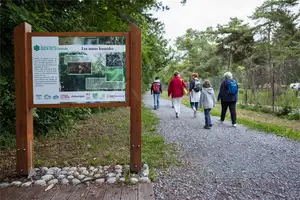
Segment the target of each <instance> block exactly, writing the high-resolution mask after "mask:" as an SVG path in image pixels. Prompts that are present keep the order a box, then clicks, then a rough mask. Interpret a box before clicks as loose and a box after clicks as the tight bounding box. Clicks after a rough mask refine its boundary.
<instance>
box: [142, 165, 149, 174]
mask: <svg viewBox="0 0 300 200" xmlns="http://www.w3.org/2000/svg"><path fill="white" fill-rule="evenodd" d="M142 173H143V175H144V176H149V166H148V165H147V164H143V169H142Z"/></svg>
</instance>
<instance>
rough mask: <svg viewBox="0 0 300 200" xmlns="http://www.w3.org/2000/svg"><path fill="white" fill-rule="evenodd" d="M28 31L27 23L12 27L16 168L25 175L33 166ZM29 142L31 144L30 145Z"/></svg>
mask: <svg viewBox="0 0 300 200" xmlns="http://www.w3.org/2000/svg"><path fill="white" fill-rule="evenodd" d="M28 32H31V25H30V24H27V23H23V24H20V25H19V26H17V27H16V28H15V29H14V61H15V90H16V93H15V94H16V148H17V153H16V157H17V164H16V170H17V173H18V174H20V175H27V174H28V173H29V170H30V167H33V166H31V164H32V163H33V113H32V108H29V102H28V91H29V88H28V67H29V66H28V63H27V61H28V56H29V52H28V45H29V44H28V41H27V33H28ZM30 144H32V146H31V147H30ZM30 149H31V151H30ZM32 165H33V164H32Z"/></svg>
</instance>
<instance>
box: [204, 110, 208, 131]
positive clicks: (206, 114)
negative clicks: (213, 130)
mask: <svg viewBox="0 0 300 200" xmlns="http://www.w3.org/2000/svg"><path fill="white" fill-rule="evenodd" d="M208 117H209V109H204V118H205V126H204V128H206V129H208V128H209V121H208V120H209V119H208Z"/></svg>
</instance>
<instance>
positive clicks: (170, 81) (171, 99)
mask: <svg viewBox="0 0 300 200" xmlns="http://www.w3.org/2000/svg"><path fill="white" fill-rule="evenodd" d="M172 79H173V77H172V78H171V79H170V81H169V85H170V83H171V81H172ZM171 103H172V108H174V103H173V99H172V98H171Z"/></svg>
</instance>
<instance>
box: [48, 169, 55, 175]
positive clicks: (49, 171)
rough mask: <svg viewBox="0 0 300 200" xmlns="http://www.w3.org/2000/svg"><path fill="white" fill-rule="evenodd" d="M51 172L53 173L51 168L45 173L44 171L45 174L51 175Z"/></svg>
mask: <svg viewBox="0 0 300 200" xmlns="http://www.w3.org/2000/svg"><path fill="white" fill-rule="evenodd" d="M53 174H55V172H54V171H52V170H48V171H47V173H46V175H53Z"/></svg>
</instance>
